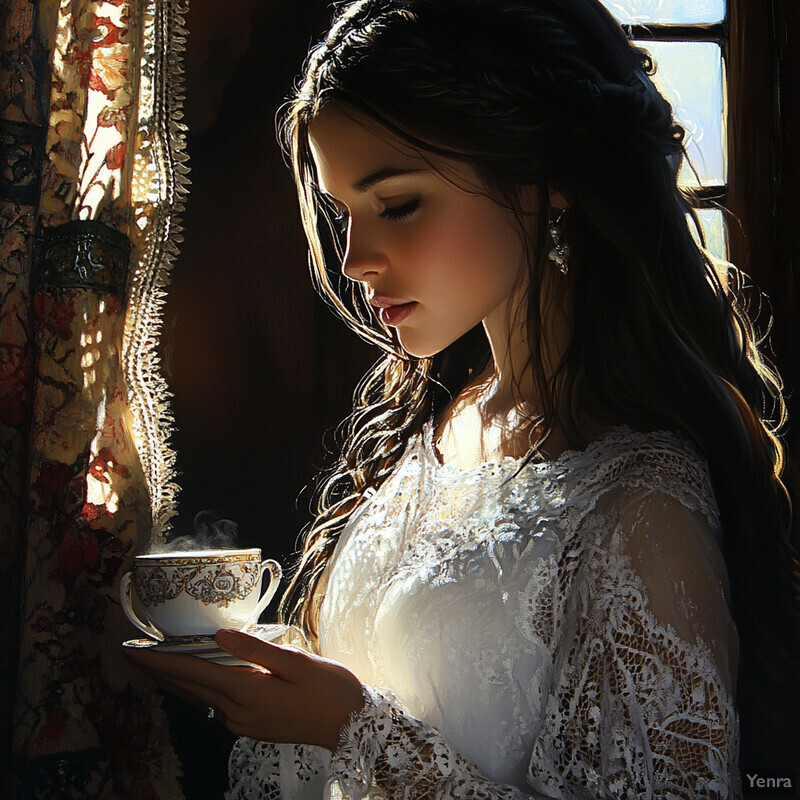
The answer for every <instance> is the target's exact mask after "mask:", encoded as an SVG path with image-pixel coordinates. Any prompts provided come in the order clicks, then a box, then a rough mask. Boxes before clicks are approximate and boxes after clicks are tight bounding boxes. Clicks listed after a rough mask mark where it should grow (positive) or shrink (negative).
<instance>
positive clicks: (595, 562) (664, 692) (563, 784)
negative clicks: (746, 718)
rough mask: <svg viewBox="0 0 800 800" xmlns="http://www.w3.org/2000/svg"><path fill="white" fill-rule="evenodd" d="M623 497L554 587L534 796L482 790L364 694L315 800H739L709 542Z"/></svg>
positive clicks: (697, 519) (726, 642) (697, 520)
mask: <svg viewBox="0 0 800 800" xmlns="http://www.w3.org/2000/svg"><path fill="white" fill-rule="evenodd" d="M630 494H631V492H630V490H627V494H626V495H625V496H624V500H620V499H619V498H617V500H616V501H614V500H612V501H610V502H607V503H606V504H605V505H604V508H605V515H604V514H603V513H596V514H594V515H593V517H592V520H593V524H594V531H595V532H594V534H592V535H593V537H594V543H593V545H591V546H587V548H586V551H585V553H584V558H583V559H582V562H581V567H580V568H579V569H578V570H577V572H576V574H575V575H574V579H573V578H568V577H566V576H564V575H562V576H560V577H559V578H558V580H561V581H570V584H569V585H570V587H571V588H570V589H569V591H568V597H569V601H568V602H567V603H566V605H565V608H564V611H563V618H562V619H561V620H560V622H559V623H558V624H557V625H556V628H557V629H559V630H560V631H561V634H560V636H561V638H560V640H559V642H558V643H557V644H556V652H555V654H554V667H555V669H556V676H557V677H556V679H555V683H554V690H553V692H552V693H551V695H550V696H549V699H548V701H547V706H546V715H545V721H544V723H543V727H542V730H541V732H540V734H539V735H538V736H537V738H536V742H535V745H534V748H533V752H532V755H531V760H530V767H529V773H528V782H529V784H530V787H531V788H529V789H526V790H525V792H523V791H522V790H521V789H519V788H516V787H513V786H505V785H498V784H496V783H492V782H491V781H489V780H487V779H486V778H485V777H484V776H483V775H482V774H481V773H480V771H479V770H478V769H477V768H476V767H475V766H474V765H473V764H471V763H470V762H468V761H467V760H466V759H464V758H462V757H461V756H460V755H459V754H458V753H456V752H454V750H453V749H452V748H450V747H449V746H448V744H447V742H446V741H445V740H444V739H443V738H442V736H441V735H440V734H439V733H438V732H437V731H436V730H435V729H433V728H431V727H430V726H427V725H425V724H424V723H422V722H419V721H418V720H416V719H414V718H412V717H410V716H409V715H408V714H406V713H405V712H404V711H403V709H402V706H401V704H400V703H399V702H398V701H397V699H396V698H394V697H393V696H392V695H391V693H389V692H386V691H376V690H375V689H370V688H367V689H365V698H366V704H365V707H364V709H363V710H362V711H361V712H359V713H358V714H356V715H354V717H353V718H352V719H351V721H350V722H349V724H348V725H347V726H346V727H345V729H344V730H343V735H342V739H341V744H340V748H339V750H338V751H337V752H336V753H335V754H334V756H333V759H332V762H331V777H330V780H329V783H328V787H327V796H328V797H330V798H347V800H360V798H364V797H387V798H389V800H399V799H400V798H408V799H409V800H410V799H411V798H414V800H422V799H424V798H431V799H432V798H442V799H445V798H447V799H449V798H469V799H470V800H472V799H474V798H497V800H521V799H522V798H526V797H536V798H541V797H552V798H561V800H599V798H603V800H606V799H609V800H610V798H626V799H627V798H640V797H648V798H652V800H659V799H660V800H690V799H691V800H697V799H698V798H711V799H712V800H733V798H738V797H739V796H740V790H739V778H738V771H737V765H736V754H737V749H738V721H737V719H736V714H735V710H734V707H733V701H732V687H733V686H734V678H733V677H732V675H731V666H733V669H734V670H735V664H736V646H737V637H736V631H735V628H734V626H733V623H732V619H731V616H730V612H729V609H728V603H727V597H726V593H727V581H726V577H725V569H724V562H723V561H722V560H721V555H720V553H719V549H718V547H717V546H716V543H715V541H714V537H713V532H712V526H711V524H710V522H709V519H708V518H707V517H706V515H705V514H703V513H701V511H698V510H697V509H695V510H692V509H691V508H688V507H687V506H686V505H684V504H683V503H681V502H679V501H678V500H676V499H674V498H673V497H671V496H668V495H666V494H661V493H658V492H652V491H638V492H637V493H635V495H634V496H633V497H631V496H629V495H630ZM590 527H591V526H590ZM523 606H524V604H523ZM534 611H535V609H531V613H533V612H534ZM521 624H523V625H524V624H525V621H521ZM528 628H530V626H528Z"/></svg>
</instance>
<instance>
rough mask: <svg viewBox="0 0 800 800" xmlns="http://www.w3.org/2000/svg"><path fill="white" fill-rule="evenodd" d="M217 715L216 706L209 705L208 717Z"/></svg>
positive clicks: (211, 717) (212, 717)
mask: <svg viewBox="0 0 800 800" xmlns="http://www.w3.org/2000/svg"><path fill="white" fill-rule="evenodd" d="M216 715H217V711H216V709H215V708H214V706H209V707H208V718H209V719H214V717H215V716H216Z"/></svg>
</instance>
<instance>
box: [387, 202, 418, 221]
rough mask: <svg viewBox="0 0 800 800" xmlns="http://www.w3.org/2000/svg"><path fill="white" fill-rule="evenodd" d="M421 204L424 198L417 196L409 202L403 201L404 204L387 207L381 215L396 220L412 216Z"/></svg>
mask: <svg viewBox="0 0 800 800" xmlns="http://www.w3.org/2000/svg"><path fill="white" fill-rule="evenodd" d="M421 204H422V198H421V197H415V198H414V199H413V200H409V202H408V203H403V205H401V206H394V207H393V208H385V209H384V210H383V211H382V212H381V214H380V215H381V216H382V217H383V218H384V219H388V220H391V221H392V222H396V221H397V220H400V219H405V218H406V217H410V216H411V215H412V214H413V213H414V212H415V211H416V210H417V209H418V208H419V207H420V205H421Z"/></svg>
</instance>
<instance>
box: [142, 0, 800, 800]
mask: <svg viewBox="0 0 800 800" xmlns="http://www.w3.org/2000/svg"><path fill="white" fill-rule="evenodd" d="M651 71H652V70H651V65H650V63H649V61H648V59H647V57H646V55H645V54H643V53H642V52H641V51H639V50H637V49H636V48H634V47H632V46H631V45H630V43H629V42H628V41H627V39H626V38H625V36H624V34H623V32H622V31H621V29H620V28H619V26H618V25H617V24H616V23H615V22H614V20H613V19H612V18H611V16H610V15H609V14H608V13H607V12H606V11H605V10H604V9H603V7H602V6H601V5H600V4H599V3H598V2H596V0H526V2H512V1H511V0H508V1H506V0H462V1H461V2H443V0H438V1H437V0H360V2H355V3H352V4H350V5H347V6H343V7H342V8H340V10H339V12H338V17H337V20H336V21H335V23H334V25H333V27H332V29H331V31H330V33H329V34H328V36H327V37H326V39H325V40H324V41H323V42H322V43H321V44H320V45H319V46H318V47H316V48H315V49H314V50H313V51H312V53H311V55H310V57H309V60H308V62H307V64H306V67H305V72H304V77H303V80H302V83H301V84H300V85H299V87H298V89H297V91H296V95H295V98H294V100H293V101H292V102H291V103H290V104H289V105H288V107H287V108H286V110H285V116H284V120H283V126H282V135H283V142H284V145H285V148H286V151H287V153H288V154H289V156H290V159H291V164H292V168H293V170H294V173H295V177H296V180H297V185H298V191H299V196H300V205H301V211H302V215H303V222H304V226H305V229H306V233H307V236H308V239H309V243H310V248H311V254H312V262H313V267H314V270H313V272H314V275H315V278H316V280H317V283H318V285H319V287H320V289H321V291H322V292H323V294H324V296H325V297H326V298H328V299H329V301H330V303H331V304H332V306H333V307H334V309H335V310H336V311H337V312H338V313H339V314H340V315H341V316H342V317H343V318H344V319H345V320H346V321H347V322H348V324H350V325H351V326H352V327H353V328H354V329H355V330H356V331H357V332H359V334H361V335H362V336H364V337H365V338H367V339H368V340H369V341H372V342H374V343H375V344H376V345H378V346H379V347H380V348H382V350H383V351H384V355H383V357H382V358H381V359H380V360H379V361H378V362H377V364H376V365H375V367H374V368H373V369H372V370H371V371H370V372H369V373H368V375H367V376H366V377H365V379H364V381H363V382H362V384H361V386H360V387H359V389H358V391H357V393H356V402H355V408H354V411H353V415H352V416H351V418H350V420H349V425H348V428H347V438H346V441H345V443H344V447H343V452H342V455H341V458H340V460H339V461H338V463H337V464H336V466H335V468H334V469H333V470H332V471H331V473H330V474H328V475H327V476H326V478H325V479H324V481H323V483H322V485H321V489H320V493H319V508H318V516H317V518H316V521H315V523H314V524H313V525H312V526H311V528H310V530H309V532H308V534H307V536H306V542H305V547H304V551H303V554H302V557H301V560H300V563H299V566H298V569H297V572H296V574H295V576H294V579H293V582H292V584H291V586H290V587H289V590H288V592H287V595H286V596H285V597H284V599H283V602H282V606H281V615H282V617H283V619H284V620H285V621H287V622H290V623H292V624H295V625H297V626H299V627H300V628H301V629H302V630H303V631H304V632H305V634H306V635H307V636H308V638H309V641H310V642H311V649H312V650H313V652H311V653H301V652H297V651H295V650H292V649H291V648H282V647H280V646H276V645H271V644H266V643H262V642H259V641H258V640H256V639H254V638H252V637H249V636H247V635H245V634H241V633H235V632H228V631H222V632H220V633H219V634H218V641H219V643H220V644H221V645H222V646H223V647H224V648H226V649H228V650H230V651H231V652H232V653H235V654H236V655H238V656H240V657H242V658H244V659H246V660H249V661H252V662H253V663H254V664H259V665H262V666H263V667H264V668H265V669H266V671H265V670H259V669H256V668H254V669H252V670H248V669H242V668H226V667H221V666H218V665H214V664H210V663H207V662H202V661H199V660H197V659H192V658H189V657H180V656H164V655H154V654H148V653H143V654H140V655H137V656H136V658H137V659H138V660H139V661H140V663H142V665H143V666H145V667H146V668H148V669H151V670H153V671H154V672H155V673H156V674H157V675H159V677H160V678H161V679H162V680H164V682H165V683H166V684H167V685H168V686H171V687H172V688H173V689H175V690H176V691H178V692H180V693H183V694H186V695H189V696H191V697H194V698H198V699H199V700H200V701H202V702H203V703H206V704H208V705H210V706H212V707H213V708H214V709H216V713H217V714H218V715H219V716H220V717H221V718H222V719H223V720H224V721H225V723H226V724H227V725H228V727H229V728H230V729H231V730H232V731H233V732H234V733H237V734H239V735H241V736H243V737H245V738H243V739H241V740H240V741H239V742H238V743H237V746H236V747H235V748H234V752H233V754H232V756H231V762H230V772H231V780H232V788H231V792H230V795H229V796H230V797H231V798H240V797H241V798H244V797H248V798H250V797H278V796H280V797H309V798H310V797H320V796H322V794H323V793H324V792H328V793H330V794H331V795H332V796H337V795H336V793H337V792H340V793H341V794H343V795H344V796H346V797H362V796H366V795H367V794H369V795H370V796H372V795H375V796H387V797H390V798H395V797H414V798H419V797H471V798H472V797H498V798H523V797H526V796H533V797H563V798H599V797H603V798H606V797H634V796H636V797H638V796H643V797H644V796H647V797H664V798H666V797H682V798H695V797H713V798H733V797H738V796H740V794H741V785H740V778H739V774H738V763H739V745H740V741H739V740H740V737H741V746H742V755H743V757H742V764H743V765H744V764H756V763H757V764H758V765H760V766H762V767H763V766H765V765H766V762H764V761H758V762H755V761H753V760H752V759H754V758H766V754H767V753H769V752H770V750H769V748H770V747H775V746H777V744H776V743H779V742H780V741H785V740H786V737H787V735H788V733H789V732H788V731H786V730H783V729H781V728H780V724H781V718H780V714H779V709H780V708H781V707H785V706H783V705H782V704H786V703H789V702H793V701H794V699H795V697H796V689H795V688H794V687H793V686H792V685H791V682H790V676H791V675H793V672H792V670H793V669H795V665H796V664H797V661H796V652H794V651H790V648H792V647H794V646H795V644H794V639H793V638H792V637H791V636H790V635H789V632H790V631H796V630H797V626H796V622H795V621H794V620H795V619H796V617H794V616H792V615H793V614H794V613H795V611H796V605H794V599H793V593H792V585H791V580H792V573H791V568H790V567H791V565H793V564H794V563H795V562H794V561H793V559H794V557H795V553H794V551H793V549H792V548H791V547H790V545H789V544H788V539H787V538H786V536H787V535H786V531H787V529H788V501H787V500H786V496H785V491H784V488H783V485H782V483H781V480H780V474H781V469H782V448H781V444H780V442H779V440H778V438H777V435H776V430H777V428H778V427H779V426H780V424H781V423H782V422H783V417H784V406H783V399H782V396H781V391H780V382H779V379H778V377H777V375H776V374H775V373H774V372H773V371H772V370H771V369H770V368H769V367H768V366H767V365H766V364H765V362H764V360H763V358H762V357H761V355H760V354H759V352H758V348H757V346H756V336H755V333H754V331H753V328H752V325H751V324H750V322H749V320H748V318H747V316H746V313H745V311H744V310H743V307H742V303H741V299H740V295H739V292H738V286H739V284H738V273H736V271H735V270H734V269H733V268H732V267H730V265H727V264H719V263H717V262H715V261H714V260H713V259H712V258H711V257H710V255H709V254H708V253H707V252H706V251H705V250H703V249H701V248H699V247H698V246H697V244H695V241H694V239H693V237H692V233H691V229H690V223H689V222H688V220H690V219H692V220H693V219H694V217H693V215H692V212H691V207H690V198H689V197H688V196H687V194H686V193H685V192H683V191H681V190H679V189H678V188H677V186H676V175H677V170H678V167H679V163H680V157H681V155H682V153H683V148H682V135H683V132H682V130H681V128H680V127H679V126H678V125H676V124H675V123H674V121H673V120H672V116H671V111H670V108H669V106H668V104H667V103H666V102H665V101H664V100H663V99H662V98H661V96H660V95H659V94H658V92H657V91H656V90H655V89H654V87H653V85H652V83H651V81H650V78H649V74H650V72H651ZM687 215H688V217H687ZM340 268H341V270H342V271H343V273H344V276H345V278H341V275H340V274H339V269H340ZM770 621H771V622H772V623H773V625H768V624H765V623H767V622H770ZM790 625H794V628H790V627H789V626H790ZM780 626H784V627H783V629H782V631H781V627H780ZM779 632H781V635H782V636H783V639H779V638H778V633H779ZM793 692H794V694H792V693H793ZM770 734H771V735H773V736H774V737H775V740H774V742H768V743H767V744H766V745H765V746H764V748H763V749H761V750H759V749H758V747H759V745H760V744H761V742H766V741H767V738H766V737H767V736H768V735H770ZM281 743H284V744H281ZM285 743H298V744H296V745H293V744H285ZM787 752H788V751H787ZM744 754H747V757H748V759H751V760H748V761H745V760H744ZM777 765H778V766H780V763H779V764H777Z"/></svg>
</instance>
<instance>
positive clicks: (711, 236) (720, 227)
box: [689, 208, 728, 261]
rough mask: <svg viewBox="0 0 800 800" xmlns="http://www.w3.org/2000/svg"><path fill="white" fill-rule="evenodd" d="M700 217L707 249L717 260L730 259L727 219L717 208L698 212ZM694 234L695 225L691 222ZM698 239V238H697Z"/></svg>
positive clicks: (702, 209) (703, 209)
mask: <svg viewBox="0 0 800 800" xmlns="http://www.w3.org/2000/svg"><path fill="white" fill-rule="evenodd" d="M697 216H698V217H700V225H701V227H702V228H703V236H705V239H706V247H707V248H708V249H709V250H710V251H711V252H712V253H713V254H714V255H715V256H717V258H723V259H725V260H726V261H727V259H728V229H727V226H726V224H725V218H724V217H723V215H722V212H721V211H717V209H716V208H701V209H698V211H697ZM689 225H690V227H691V229H692V232H693V233H694V223H692V222H691V220H690V222H689ZM695 238H696V237H695Z"/></svg>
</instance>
